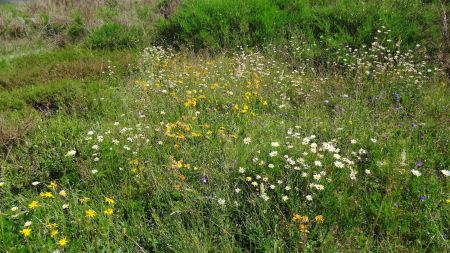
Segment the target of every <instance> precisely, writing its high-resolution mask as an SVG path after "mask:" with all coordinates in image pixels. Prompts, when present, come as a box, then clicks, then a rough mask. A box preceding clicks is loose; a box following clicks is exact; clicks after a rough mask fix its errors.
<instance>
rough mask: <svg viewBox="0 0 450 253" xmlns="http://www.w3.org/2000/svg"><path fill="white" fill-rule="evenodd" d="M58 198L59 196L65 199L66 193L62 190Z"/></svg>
mask: <svg viewBox="0 0 450 253" xmlns="http://www.w3.org/2000/svg"><path fill="white" fill-rule="evenodd" d="M59 196H61V197H66V196H67V193H66V191H64V190H62V191H60V192H59Z"/></svg>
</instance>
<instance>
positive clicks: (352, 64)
mask: <svg viewBox="0 0 450 253" xmlns="http://www.w3.org/2000/svg"><path fill="white" fill-rule="evenodd" d="M31 2H32V3H21V4H18V5H17V7H16V4H6V5H5V7H3V9H1V8H2V5H0V10H3V11H4V12H3V13H10V12H8V11H11V9H14V10H15V11H16V12H21V13H22V12H23V13H27V12H25V10H28V11H31V9H30V8H31V7H30V6H29V5H30V4H33V1H31ZM49 2H51V1H49ZM81 2H82V1H81ZM94 2H95V3H96V4H98V6H99V7H98V8H101V9H100V10H97V12H96V15H97V19H99V20H100V19H102V18H103V19H105V20H107V18H108V17H109V18H111V19H114V18H117V19H119V17H122V16H123V15H124V13H130V14H129V15H130V19H129V20H130V22H131V23H132V24H134V25H135V28H136V31H134V30H133V29H134V28H133V29H131V28H129V29H123V30H120V32H118V33H117V34H116V33H114V29H116V28H114V27H113V26H110V27H107V28H97V24H96V23H95V22H90V23H88V19H87V18H86V17H87V16H86V17H85V16H83V15H84V14H85V13H88V12H87V10H89V9H81V8H88V7H83V6H81V7H80V6H78V5H76V4H74V5H71V6H72V7H69V8H80V10H86V11H85V12H83V13H84V14H79V16H76V15H75V14H74V15H75V16H76V17H75V16H74V20H78V21H79V22H78V21H77V22H78V23H76V22H75V21H74V22H75V23H69V25H68V26H67V28H64V29H69V27H71V29H72V30H68V31H71V32H72V33H68V34H69V35H70V36H75V35H74V34H73V33H75V30H74V29H75V28H77V27H78V26H75V25H74V24H79V25H80V27H81V25H82V24H83V25H84V26H83V27H85V28H83V29H85V30H83V34H87V35H80V36H87V37H86V38H84V37H79V38H77V39H75V38H73V40H69V39H68V38H70V37H67V38H66V37H65V36H69V35H67V34H66V33H64V32H61V33H59V35H58V33H57V28H55V27H56V25H55V24H53V23H50V22H51V21H52V20H53V19H52V18H54V17H52V16H50V17H47V18H49V19H48V22H49V23H48V25H47V26H46V27H47V28H45V29H50V28H49V26H50V24H52V25H53V26H55V27H53V28H52V29H54V30H52V32H55V33H57V35H52V36H51V37H45V38H44V37H42V36H43V35H39V34H34V33H32V32H31V31H33V30H29V29H31V28H29V27H24V28H23V29H25V31H27V33H26V35H23V36H21V37H18V38H10V37H8V39H6V35H4V37H3V39H4V41H5V42H6V41H8V43H5V44H3V45H0V48H1V47H3V48H2V49H1V50H2V51H0V52H3V55H4V56H3V55H0V87H1V89H0V112H1V113H0V251H1V252H54V253H56V252H449V251H450V244H449V235H450V231H449V227H450V224H449V221H450V187H449V178H448V176H449V174H450V171H449V165H450V152H449V147H450V145H449V136H450V124H449V123H450V121H449V115H450V114H449V106H450V91H449V86H448V77H449V76H448V72H447V70H446V66H445V64H442V60H439V55H438V54H436V55H434V52H433V50H437V51H439V50H440V49H438V47H437V45H434V44H433V45H431V42H430V45H429V44H427V43H422V42H420V41H414V43H412V44H411V41H402V40H401V39H399V36H398V34H397V33H396V32H398V31H397V30H392V29H393V28H391V27H390V26H389V23H388V24H386V25H384V24H378V23H376V24H374V25H377V26H375V27H374V28H373V33H372V34H371V37H370V42H369V43H361V45H352V43H347V42H349V40H346V41H344V42H345V43H343V44H339V45H338V44H333V43H331V42H330V41H331V38H334V39H336V38H337V37H330V39H329V40H327V39H326V38H323V39H318V40H317V41H310V40H308V39H305V37H302V36H300V35H298V36H297V35H292V36H289V38H287V39H286V40H285V41H283V43H281V42H279V43H278V44H277V43H275V42H273V43H267V44H261V47H252V46H248V45H239V46H236V47H235V48H234V49H232V50H231V49H229V48H226V47H224V48H223V50H221V51H218V52H217V51H216V52H211V51H210V50H208V49H212V48H214V50H216V48H215V47H216V46H217V45H219V47H220V43H219V44H214V45H215V46H214V47H213V46H209V48H207V50H201V49H199V48H196V47H194V48H191V47H190V45H189V43H185V44H182V43H183V41H185V40H188V37H183V38H182V39H180V40H179V41H176V42H177V43H168V42H167V41H166V40H167V39H168V38H167V34H168V31H166V30H162V32H161V31H160V33H158V31H159V30H158V29H166V28H167V27H173V26H176V23H175V22H176V21H177V20H178V21H179V20H183V17H189V15H191V14H190V12H191V11H192V9H193V8H194V7H198V8H200V7H201V6H203V5H202V4H205V3H204V1H181V4H179V5H178V7H177V8H176V9H175V10H172V11H173V12H174V13H172V12H171V13H169V14H167V13H168V11H167V10H169V9H170V8H172V7H171V6H172V5H173V6H175V5H176V4H175V2H176V1H161V3H160V2H158V1H143V3H139V4H136V5H133V4H132V3H131V2H132V1H131V2H130V3H128V2H127V3H125V2H126V1H124V2H123V3H120V1H119V2H116V5H112V4H111V3H108V4H106V5H102V4H103V3H100V2H102V1H99V2H98V3H97V1H94ZM105 2H108V1H105ZM111 2H113V1H111ZM138 2H139V1H138ZM156 2H158V3H156ZM216 2H217V1H216ZM218 2H220V1H218ZM225 2H227V1H223V2H222V3H224V4H223V5H224V6H225V5H226V4H225ZM231 2H232V1H230V3H231ZM244 2H245V1H244ZM250 2H251V1H250ZM255 2H258V1H255ZM260 2H261V3H262V2H264V4H261V6H268V3H269V2H270V3H272V2H273V3H275V2H277V4H279V3H278V2H283V1H260ZM265 2H267V3H265ZM287 2H289V1H287ZM292 2H296V3H300V2H301V3H306V2H308V1H292ZM324 2H327V1H324ZM331 2H332V1H331ZM337 2H339V1H337ZM368 2H369V3H370V1H368ZM381 2H383V3H385V4H387V2H389V1H381ZM419 2H420V1H419ZM436 2H438V1H436ZM340 3H343V4H345V1H341V2H340ZM369 3H367V4H369ZM41 4H42V3H41ZM171 4H172V5H171ZM227 4H229V3H227ZM422 4H424V3H422ZM434 4H435V5H433V4H432V3H429V5H426V7H427V8H428V7H429V8H430V9H431V7H432V6H437V7H436V8H437V9H438V10H441V9H440V8H443V9H444V10H445V8H447V9H448V6H446V5H445V4H438V3H434ZM331 5H332V4H331V3H328V2H327V3H326V4H325V3H324V6H325V7H327V6H328V7H329V6H331ZM39 6H40V5H36V6H35V7H33V8H43V7H39ZM58 6H59V5H54V6H51V8H52V9H43V10H44V11H43V12H42V13H45V11H47V12H48V13H54V12H55V13H56V10H61V11H62V10H63V9H59V8H62V7H61V6H59V7H58ZM77 6H78V7H77ZM137 6H141V7H140V8H143V9H138V7H137ZM142 6H148V9H144V7H142ZM205 6H206V4H205ZM215 6H222V5H219V4H217V5H215ZM255 6H259V5H255ZM277 6H281V4H280V5H277ZM305 6H312V7H311V8H312V9H311V10H315V11H318V9H314V8H315V7H314V5H313V4H312V3H311V4H310V5H305ZM324 6H322V7H324ZM347 6H350V5H347ZM430 6H431V7H430ZM210 7H211V6H210ZM222 7H223V6H222ZM313 7H314V8H313ZM325 7H324V8H325ZM416 7H417V6H416ZM21 8H22V9H21ZM24 8H25V9H24ZM26 8H28V9H26ZM48 8H50V7H48ZM173 8H175V7H173ZM208 8H209V7H208ZM211 8H213V7H211ZM217 8H219V7H217ZM227 8H229V7H227ZM248 8H250V7H248ZM274 8H275V7H274ZM277 8H278V7H277ZM279 8H281V7H279ZM305 8H306V7H305ZM317 8H318V7H317ZM342 8H343V7H342ZM405 8H406V7H405ZM408 8H413V6H412V5H411V6H410V7H408ZM417 8H418V7H417ZM205 9H207V7H205ZM50 10H51V12H50ZM145 10H147V11H148V13H150V14H147V15H148V17H147V16H145V17H146V18H148V19H150V17H152V18H153V19H152V21H151V22H150V21H148V22H149V23H143V22H144V21H138V20H140V19H139V18H136V20H134V19H132V18H131V17H135V16H133V15H137V17H141V16H139V15H145V13H147V12H145ZM230 10H232V9H230ZM283 10H284V9H283ZM305 10H306V9H305ZM326 10H327V11H329V12H330V13H334V12H333V11H334V10H333V8H331V7H330V8H327V9H326ZM368 10H369V11H370V12H371V13H372V12H373V11H374V9H370V8H369V9H368ZM408 10H409V9H408ZM427 10H428V9H427ZM114 11H117V12H114ZM162 11H166V12H167V13H166V12H163V13H160V12H162ZM323 11H325V9H324V10H323ZM335 11H336V13H337V10H335ZM350 12H352V13H353V11H351V10H350ZM0 13H2V12H0ZM14 13H15V12H11V13H10V14H8V15H15V14H14ZM30 13H33V12H30ZM114 13H120V15H119V14H117V15H115V14H114ZM158 13H159V14H158ZM199 13H200V12H199ZM202 13H203V12H202ZM277 13H278V12H277ZM318 13H322V12H320V11H318ZM354 13H356V10H354ZM424 13H425V11H424ZM188 14H189V15H188ZM42 15H43V14H42ZM55 15H56V14H55ZM77 15H78V14H77ZM102 15H103V16H102ZM108 15H109V16H108ZM158 15H160V16H161V17H159V18H160V19H165V20H163V21H158V18H157V17H155V16H158ZM184 15H187V16H184ZM223 15H231V14H230V13H228V12H223ZM279 15H283V14H279ZM305 15H306V14H305ZM336 15H337V14H336ZM399 15H400V14H399ZM330 16H331V14H330ZM381 16H382V15H381ZM4 17H6V15H5V16H4ZM8 17H9V16H8ZM11 17H13V16H11ZM77 17H78V18H77ZM83 17H84V22H81V21H80V20H83ZM171 17H173V19H170V18H171ZM382 17H384V16H382ZM437 17H439V16H437ZM232 18H233V20H234V19H235V18H236V17H234V16H232ZM223 19H224V20H225V18H223ZM0 20H2V18H0ZM4 20H7V19H6V18H4ZM8 20H9V19H8ZM11 20H15V19H12V18H11ZM11 20H10V21H8V22H6V21H5V22H4V23H1V22H0V31H2V30H1V28H2V25H3V24H5V25H4V27H12V26H13V25H14V24H15V25H17V24H16V23H13V21H11ZM25 20H28V19H25ZM49 20H50V21H49ZM55 20H57V19H56V18H55ZM114 20H115V21H117V20H116V19H114ZM337 20H340V21H342V20H341V19H338V18H337ZM387 20H390V19H387ZM424 20H426V19H425V18H424ZM439 20H440V19H439ZM27 22H28V21H27ZM30 22H31V21H30ZM55 22H56V21H55ZM117 22H119V21H117ZM164 22H165V23H164ZM186 22H187V21H186ZM249 22H250V21H249ZM310 22H313V23H314V22H319V23H320V22H321V21H320V20H316V21H310ZM330 22H331V23H333V22H335V23H336V22H338V21H333V20H331V21H330ZM386 22H387V21H386ZM27 24H28V23H27ZM250 24H251V22H250ZM391 24H394V22H393V23H391ZM395 24H398V23H395ZM184 25H187V23H182V24H181V26H176V27H178V28H179V29H181V28H184ZM378 25H379V26H378ZM412 25H417V24H412ZM90 26H92V27H90ZM348 26H351V25H350V24H349V25H348ZM392 26H393V27H395V26H394V25H392ZM140 27H144V28H142V29H141V28H140ZM148 27H151V28H148ZM343 27H347V26H343ZM178 28H177V29H178ZM241 28H242V27H241ZM11 29H12V28H11ZM17 29H18V28H17ZM55 29H56V30H55ZM61 29H63V28H61ZM80 29H81V28H80ZM95 29H105V30H104V31H102V32H98V33H96V32H95V31H96V30H95ZM121 29H122V28H121ZM140 29H141V30H140ZM254 29H257V28H254ZM342 29H344V28H342ZM348 29H350V28H348ZM132 30H133V31H132ZM20 31H21V30H20ZM64 31H65V30H64ZM77 31H78V30H77ZM148 31H153V32H154V33H155V34H162V35H161V36H162V37H155V38H152V40H149V41H147V40H146V39H145V38H147V37H146V36H147V35H146V34H147V32H148ZM35 32H36V31H35ZM47 32H49V31H47ZM127 32H132V34H133V36H131V39H130V38H128V37H127V38H126V36H127V35H126V34H125V33H127ZM169 32H171V33H170V34H181V35H183V34H184V35H186V34H191V33H192V32H193V31H192V30H189V29H187V30H186V31H184V32H185V33H183V32H179V33H176V32H177V31H176V29H174V30H169ZM221 32H224V30H221ZM328 32H329V31H328ZM80 33H81V32H80ZM248 33H249V34H251V33H250V31H248ZM1 34H2V33H0V35H1ZM5 34H6V33H5ZM8 34H9V33H8ZM31 34H34V35H31ZM89 34H91V35H89ZM92 34H94V35H95V36H100V37H95V36H94V35H92ZM108 34H113V37H112V38H113V39H112V40H108V41H107V43H106V42H105V43H106V44H96V43H98V41H101V40H102V38H101V36H107V35H108ZM119 34H120V36H119ZM245 34H247V33H245ZM262 34H263V35H265V36H269V37H267V39H270V38H271V37H270V36H275V35H274V34H273V33H262ZM324 34H325V32H324ZM181 35H180V36H181ZM197 35H198V36H199V37H195V39H193V40H192V42H193V43H196V42H197V43H200V41H202V43H203V42H204V43H206V42H211V43H212V42H213V41H215V39H218V41H220V38H224V37H217V38H216V37H214V40H213V37H211V38H210V37H208V36H213V35H208V34H207V33H206V32H205V33H204V32H202V31H198V34H197ZM197 35H195V36H197ZM238 35H239V36H241V35H242V34H238ZM257 35H258V34H257ZM257 35H255V36H256V37H251V38H259V37H257ZM407 35H408V34H406V32H405V38H406V36H407ZM8 36H12V35H11V34H10V35H8ZM46 36H50V35H46ZM58 36H61V37H58ZM117 36H119V37H117ZM148 36H149V35H148ZM154 36H157V35H154ZM186 36H187V35H186ZM202 36H203V37H202ZM229 36H230V37H227V38H226V39H230V38H233V37H232V35H229ZM249 36H250V35H249ZM336 36H337V35H336ZM355 36H356V35H355ZM408 36H409V35H408ZM160 38H163V39H164V41H166V42H167V43H160V40H159V39H160ZM180 38H181V37H180ZM248 38H250V37H248ZM248 38H247V39H248ZM407 38H409V37H407ZM411 38H416V37H414V36H412V37H411ZM224 39H225V38H224ZM447 39H448V38H447ZM60 40H64V41H66V40H67V41H66V42H65V44H64V46H61V45H59V43H61V41H60ZM122 40H123V41H126V42H124V43H121V41H122ZM430 40H431V39H430ZM26 41H28V42H26ZM32 41H40V43H44V44H45V43H49V41H53V42H54V43H56V44H54V45H53V46H51V45H50V44H49V45H46V46H41V47H38V42H36V43H35V44H34V45H32ZM86 41H87V42H86ZM252 41H253V42H255V43H259V40H252ZM327 41H328V42H327ZM116 42H117V43H121V44H120V45H119V44H114V43H116ZM27 43H29V44H27ZM93 43H94V44H95V45H98V47H103V46H105V45H107V46H105V47H107V48H106V49H105V50H104V51H102V50H99V49H98V48H93V47H91V45H93ZM111 43H112V44H111ZM133 43H137V44H133ZM214 43H215V42H214ZM408 43H409V44H411V45H409V44H408ZM13 44H14V45H16V46H17V48H19V49H20V50H18V49H14V47H11V45H13ZM8 45H9V46H8ZM197 45H199V44H197ZM202 45H204V46H206V47H208V44H207V43H206V44H202ZM440 52H441V54H443V52H445V50H444V51H440Z"/></svg>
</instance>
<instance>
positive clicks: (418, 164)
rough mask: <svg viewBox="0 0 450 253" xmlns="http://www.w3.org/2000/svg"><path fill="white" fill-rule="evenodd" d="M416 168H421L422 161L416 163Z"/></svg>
mask: <svg viewBox="0 0 450 253" xmlns="http://www.w3.org/2000/svg"><path fill="white" fill-rule="evenodd" d="M416 166H417V168H422V166H423V163H422V161H420V160H419V161H417V163H416Z"/></svg>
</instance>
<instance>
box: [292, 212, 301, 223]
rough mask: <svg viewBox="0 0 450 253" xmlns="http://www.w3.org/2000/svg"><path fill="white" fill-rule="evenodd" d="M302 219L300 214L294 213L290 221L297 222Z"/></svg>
mask: <svg viewBox="0 0 450 253" xmlns="http://www.w3.org/2000/svg"><path fill="white" fill-rule="evenodd" d="M301 218H302V216H301V215H300V214H297V213H294V214H293V215H292V221H299V220H300V219H301Z"/></svg>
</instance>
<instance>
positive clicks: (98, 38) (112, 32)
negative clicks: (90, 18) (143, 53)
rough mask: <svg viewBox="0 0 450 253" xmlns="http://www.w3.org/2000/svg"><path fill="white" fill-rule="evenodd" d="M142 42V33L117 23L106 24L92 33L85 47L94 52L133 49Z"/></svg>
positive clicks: (135, 28) (134, 28) (137, 29)
mask: <svg viewBox="0 0 450 253" xmlns="http://www.w3.org/2000/svg"><path fill="white" fill-rule="evenodd" d="M141 41H142V31H141V30H140V29H139V28H137V27H127V26H125V25H122V24H119V23H106V24H104V25H102V26H101V27H99V28H97V29H95V30H94V31H92V33H91V34H90V35H89V37H88V38H87V39H86V42H85V44H86V46H87V47H88V48H90V49H96V50H99V49H100V50H115V49H126V48H135V47H136V46H137V45H139V44H140V42H141Z"/></svg>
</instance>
